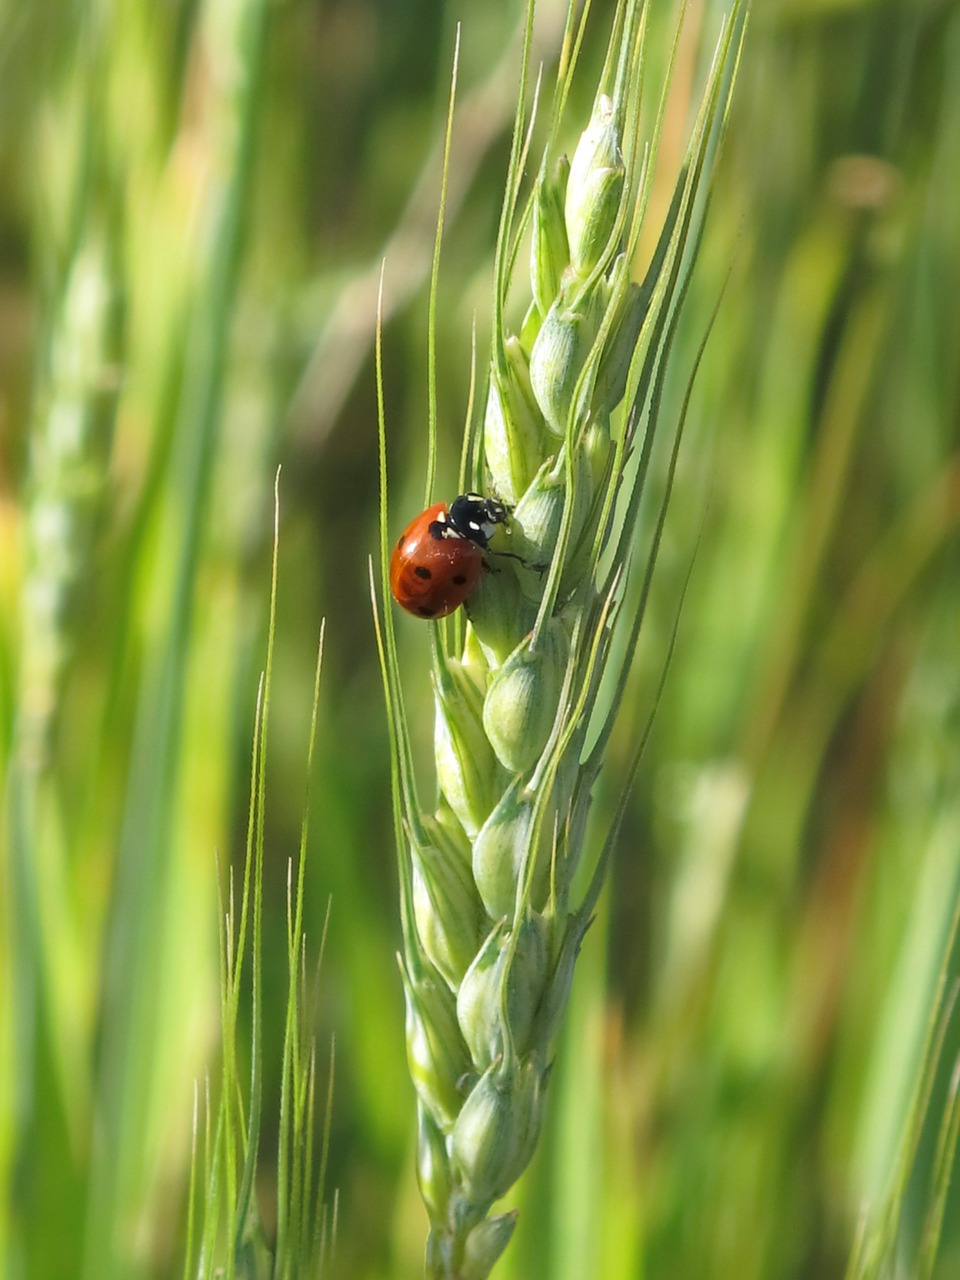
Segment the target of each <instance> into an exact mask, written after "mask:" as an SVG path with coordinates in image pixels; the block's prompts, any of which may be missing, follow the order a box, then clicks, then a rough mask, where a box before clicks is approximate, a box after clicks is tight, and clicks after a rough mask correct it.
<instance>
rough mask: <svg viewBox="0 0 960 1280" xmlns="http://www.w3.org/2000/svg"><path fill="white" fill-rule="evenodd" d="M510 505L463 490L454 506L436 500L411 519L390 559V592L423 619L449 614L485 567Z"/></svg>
mask: <svg viewBox="0 0 960 1280" xmlns="http://www.w3.org/2000/svg"><path fill="white" fill-rule="evenodd" d="M506 518H507V508H506V507H505V506H504V505H503V503H502V502H498V501H497V499H496V498H484V497H483V496H482V495H481V494H479V493H462V494H461V495H460V497H459V498H454V500H453V502H451V503H450V507H449V509H448V508H447V507H446V506H445V504H444V503H442V502H436V503H434V505H433V506H432V507H427V509H426V511H421V513H420V515H418V516H417V518H416V519H415V520H411V521H410V523H409V524H408V525H407V527H406V529H404V531H403V533H401V535H400V537H399V538H398V539H397V545H396V546H395V547H394V549H393V555H392V557H391V559H390V590H391V591H392V592H393V598H394V600H396V602H397V604H398V605H400V607H401V609H406V611H407V612H408V613H412V614H415V615H416V617H418V618H445V617H446V615H447V614H448V613H453V611H454V609H456V608H458V607H459V606H460V605H462V604H463V603H464V601H465V600H466V599H467V597H468V596H469V595H470V593H471V591H472V590H473V589H474V587H475V586H476V585H477V581H478V579H479V577H480V574H481V573H482V572H483V568H484V565H485V560H484V552H485V551H486V549H487V547H488V545H489V543H490V539H491V538H492V537H493V534H494V531H495V530H496V527H497V525H499V524H503V523H504V521H505V520H506Z"/></svg>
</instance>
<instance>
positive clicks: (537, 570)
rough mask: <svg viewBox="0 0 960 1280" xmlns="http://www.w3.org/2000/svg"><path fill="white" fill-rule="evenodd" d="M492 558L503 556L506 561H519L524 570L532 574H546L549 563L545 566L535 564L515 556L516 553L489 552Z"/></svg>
mask: <svg viewBox="0 0 960 1280" xmlns="http://www.w3.org/2000/svg"><path fill="white" fill-rule="evenodd" d="M488 554H489V555H492V556H505V557H506V558H507V559H508V560H519V561H520V563H521V564H522V565H523V567H524V568H525V569H530V570H531V571H532V572H533V573H546V572H547V570H548V569H549V568H550V563H549V561H548V562H547V563H546V564H537V563H536V562H535V561H533V560H526V559H524V557H523V556H520V555H517V553H516V551H489V552H488Z"/></svg>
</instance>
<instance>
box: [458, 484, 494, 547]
mask: <svg viewBox="0 0 960 1280" xmlns="http://www.w3.org/2000/svg"><path fill="white" fill-rule="evenodd" d="M448 518H449V521H450V524H451V526H452V527H453V529H454V530H455V531H456V532H457V533H458V534H459V535H460V536H461V537H462V538H469V539H470V541H471V542H475V543H477V545H478V546H480V547H483V548H484V549H486V547H487V545H488V544H489V542H490V539H491V538H492V537H493V535H494V532H495V531H496V528H497V525H498V524H503V522H504V521H505V520H506V518H507V508H506V507H505V506H504V504H503V503H502V502H499V501H498V500H497V499H496V498H485V497H484V496H483V495H482V494H480V493H462V494H461V495H460V497H459V498H454V500H453V502H451V503H450V511H449V516H448Z"/></svg>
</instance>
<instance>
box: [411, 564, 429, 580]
mask: <svg viewBox="0 0 960 1280" xmlns="http://www.w3.org/2000/svg"><path fill="white" fill-rule="evenodd" d="M413 572H414V573H415V574H416V575H417V577H418V578H422V579H423V580H424V582H426V581H428V580H429V579H430V578H432V577H433V574H432V573H431V572H430V570H429V569H428V568H427V567H426V565H423V564H418V565H417V567H416V568H415V569H414V571H413Z"/></svg>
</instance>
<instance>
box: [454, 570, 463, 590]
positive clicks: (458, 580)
mask: <svg viewBox="0 0 960 1280" xmlns="http://www.w3.org/2000/svg"><path fill="white" fill-rule="evenodd" d="M453 582H454V585H455V586H457V587H462V586H463V584H464V583H465V582H466V578H465V577H464V575H463V574H462V573H455V574H454V575H453Z"/></svg>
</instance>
